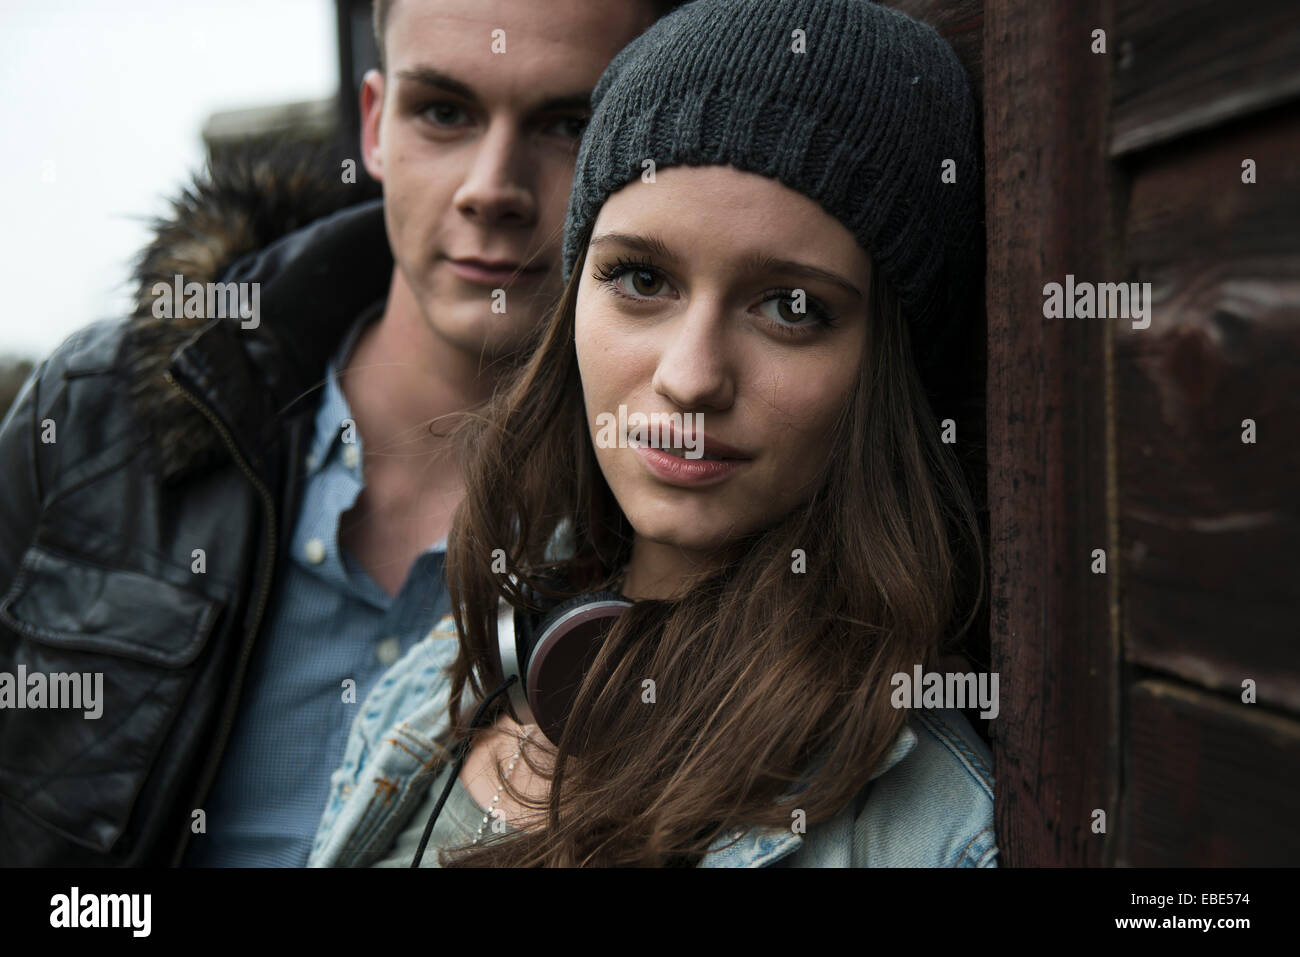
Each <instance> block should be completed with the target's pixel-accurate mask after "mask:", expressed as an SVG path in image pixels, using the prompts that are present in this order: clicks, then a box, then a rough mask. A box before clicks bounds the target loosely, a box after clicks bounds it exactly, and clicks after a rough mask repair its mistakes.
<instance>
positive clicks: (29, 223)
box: [0, 0, 338, 359]
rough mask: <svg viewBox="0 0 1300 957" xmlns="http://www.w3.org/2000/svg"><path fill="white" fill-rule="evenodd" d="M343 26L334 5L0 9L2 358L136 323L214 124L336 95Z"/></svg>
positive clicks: (18, 4) (12, 3) (119, 0)
mask: <svg viewBox="0 0 1300 957" xmlns="http://www.w3.org/2000/svg"><path fill="white" fill-rule="evenodd" d="M335 30H336V27H335V14H334V6H333V4H332V3H331V2H330V0H0V91H3V95H2V96H0V136H3V141H4V142H3V147H2V148H0V290H2V292H0V296H3V301H2V302H0V356H3V355H25V356H28V357H29V358H33V359H38V358H44V357H45V356H46V355H47V354H48V353H49V352H50V351H52V350H53V349H54V347H55V346H57V345H58V344H59V343H60V342H62V341H63V340H64V339H65V338H67V336H68V335H70V334H71V333H73V332H74V331H76V330H77V329H78V328H80V327H81V326H84V325H86V324H87V323H89V322H92V321H94V320H96V319H101V318H105V317H109V316H118V315H122V314H123V313H124V311H125V310H126V308H127V304H128V302H129V299H130V296H129V289H130V286H129V284H128V282H127V278H128V276H129V274H130V269H131V265H130V263H131V260H132V257H134V256H135V255H136V254H137V253H138V252H139V251H140V249H142V248H143V247H144V246H145V245H146V244H147V243H148V241H149V232H148V229H147V226H146V221H147V220H148V218H149V217H151V216H153V215H158V214H161V213H163V212H164V211H165V210H166V204H165V199H166V197H167V196H170V195H172V194H174V193H175V192H176V191H177V190H178V188H179V187H180V186H182V185H183V184H185V183H187V182H188V181H189V179H190V178H191V175H192V173H193V172H194V171H196V170H198V169H200V168H201V166H202V163H203V157H204V152H203V142H202V139H201V137H200V130H201V129H202V127H203V122H204V120H205V119H206V118H207V117H208V116H209V115H211V114H212V113H214V112H220V111H222V110H228V109H241V108H244V107H250V106H266V105H271V104H276V103H284V102H290V101H294V100H309V99H318V98H321V97H326V96H330V95H332V94H333V93H334V91H335V90H336V89H337V88H338V64H337V40H336V36H335ZM51 173H52V175H53V182H46V181H45V179H47V178H48V177H49V175H50V174H51Z"/></svg>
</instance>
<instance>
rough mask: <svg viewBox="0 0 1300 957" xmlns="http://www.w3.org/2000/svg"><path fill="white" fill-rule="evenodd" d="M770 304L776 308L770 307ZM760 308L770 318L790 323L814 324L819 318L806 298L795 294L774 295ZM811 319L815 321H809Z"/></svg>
mask: <svg viewBox="0 0 1300 957" xmlns="http://www.w3.org/2000/svg"><path fill="white" fill-rule="evenodd" d="M769 306H775V308H774V309H769V308H768V307H769ZM759 309H761V310H762V311H763V314H764V315H766V316H767V317H768V318H770V319H774V320H776V321H777V322H780V323H784V324H789V325H813V324H814V322H815V321H816V319H817V318H818V317H817V315H816V312H815V310H814V309H812V308H809V304H808V300H807V299H806V298H802V299H797V298H796V297H795V296H774V297H773V298H771V299H768V300H767V301H766V302H764V303H763V304H762V305H761V306H759ZM810 319H811V320H813V321H814V322H809V320H810Z"/></svg>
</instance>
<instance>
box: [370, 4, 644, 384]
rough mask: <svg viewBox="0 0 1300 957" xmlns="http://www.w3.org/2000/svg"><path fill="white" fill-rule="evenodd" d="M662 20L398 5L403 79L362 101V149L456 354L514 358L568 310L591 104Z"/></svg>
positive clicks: (419, 298)
mask: <svg viewBox="0 0 1300 957" xmlns="http://www.w3.org/2000/svg"><path fill="white" fill-rule="evenodd" d="M652 21H653V15H652V13H651V10H650V6H649V4H648V3H640V2H628V0H399V2H397V3H396V4H395V5H394V7H393V9H392V11H391V13H390V14H389V18H388V23H387V27H386V33H385V54H386V57H385V62H386V68H387V75H386V76H385V75H381V74H380V73H379V72H378V71H372V72H371V73H370V74H369V75H367V77H366V82H365V86H364V87H363V89H362V97H361V108H362V117H363V120H362V128H363V129H362V146H363V150H364V157H365V163H366V168H367V169H368V170H369V171H370V173H371V175H372V176H374V177H375V178H376V179H378V180H380V181H381V182H382V183H383V184H384V215H385V219H386V224H387V229H388V239H389V243H390V245H391V247H392V250H393V255H394V258H395V259H396V262H397V267H398V270H399V276H398V282H399V285H400V284H401V283H402V282H404V283H405V285H406V287H407V288H408V289H409V292H410V295H411V298H412V299H413V300H414V302H415V305H416V306H417V307H418V309H419V311H420V313H421V314H422V315H423V317H424V319H425V321H427V322H428V323H429V324H430V326H431V327H432V329H433V331H434V333H435V335H437V336H438V337H439V338H441V339H443V340H444V341H446V342H447V343H448V344H450V345H452V346H453V347H454V348H457V349H460V350H463V351H465V352H468V353H471V354H473V355H474V356H476V357H478V356H482V357H483V358H485V359H491V358H493V357H496V356H500V355H505V354H509V353H511V352H512V351H514V350H515V349H517V348H518V347H519V345H520V343H521V340H522V338H523V337H524V336H525V335H526V334H527V333H528V332H529V331H530V330H531V329H532V328H533V327H534V326H535V325H536V324H537V322H538V321H539V320H540V319H541V318H542V316H543V314H544V313H545V311H546V309H547V308H548V307H549V306H550V305H551V304H552V303H553V302H554V301H555V300H556V298H557V297H558V296H559V293H560V291H561V283H560V269H559V264H560V256H561V246H562V242H563V236H562V233H563V227H564V216H565V212H566V209H567V207H568V200H569V190H570V187H571V184H572V179H573V165H574V160H575V159H576V158H577V150H578V143H579V141H580V139H581V134H582V129H583V127H584V125H585V121H586V119H587V116H588V115H589V112H590V111H589V109H588V105H587V104H588V100H589V97H590V94H591V90H592V88H593V87H594V86H595V85H596V81H597V80H598V79H599V78H600V75H601V73H602V72H604V69H605V67H606V66H607V65H608V64H609V61H610V60H611V59H613V57H614V55H615V54H616V53H617V52H618V51H619V50H620V49H621V48H622V47H623V46H625V45H626V44H627V43H628V42H629V41H630V40H632V39H633V38H635V37H636V36H637V35H638V34H639V33H641V32H642V31H643V30H644V29H645V28H646V27H648V26H649V25H650V24H651V22H652ZM395 294H401V291H400V290H398V291H396V292H395Z"/></svg>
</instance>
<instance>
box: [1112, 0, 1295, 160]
mask: <svg viewBox="0 0 1300 957" xmlns="http://www.w3.org/2000/svg"><path fill="white" fill-rule="evenodd" d="M1109 44H1110V45H1109V47H1108V53H1107V57H1109V58H1111V59H1112V61H1113V62H1114V64H1115V74H1114V75H1115V83H1114V103H1113V118H1114V125H1113V128H1112V130H1111V137H1110V152H1111V154H1112V155H1119V154H1122V153H1128V152H1132V151H1133V150H1137V149H1141V148H1144V147H1148V146H1151V145H1152V144H1155V143H1159V142H1163V141H1165V140H1169V139H1172V138H1173V137H1176V136H1181V135H1183V134H1185V133H1188V132H1191V131H1193V130H1200V129H1205V128H1206V127H1210V126H1213V125H1215V124H1218V123H1221V122H1223V121H1224V120H1229V119H1235V118H1239V117H1241V116H1243V115H1245V114H1246V113H1248V112H1251V111H1254V110H1259V109H1263V108H1266V107H1269V106H1274V105H1276V104H1278V103H1282V102H1286V101H1288V100H1293V99H1295V98H1296V97H1297V96H1300V4H1297V3H1296V2H1295V0H1237V2H1234V3H1224V2H1222V0H1116V3H1115V28H1114V30H1113V31H1112V32H1111V33H1110V35H1109Z"/></svg>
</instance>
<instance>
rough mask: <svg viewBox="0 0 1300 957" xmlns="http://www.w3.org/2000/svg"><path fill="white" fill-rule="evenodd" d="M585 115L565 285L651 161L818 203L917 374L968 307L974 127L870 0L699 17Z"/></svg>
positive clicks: (931, 66) (912, 25)
mask: <svg viewBox="0 0 1300 957" xmlns="http://www.w3.org/2000/svg"><path fill="white" fill-rule="evenodd" d="M796 31H802V32H801V33H796ZM801 38H802V41H801ZM801 42H802V46H803V50H802V52H797V51H798V50H799V48H800V45H801ZM591 103H592V110H593V113H592V118H591V121H590V123H589V124H588V126H587V130H586V133H585V134H584V136H583V138H582V145H581V147H580V149H579V152H578V159H577V166H576V168H575V171H574V178H573V192H572V194H571V196H570V198H569V209H568V217H567V219H566V221H565V230H564V280H565V281H566V282H567V281H568V280H569V277H570V275H571V274H572V271H573V266H574V262H575V260H576V259H577V255H578V252H579V249H578V238H579V236H580V235H581V233H582V232H583V231H584V230H585V229H586V228H588V227H589V226H590V225H591V223H592V222H594V221H595V219H596V216H597V214H598V213H599V212H600V208H601V206H602V205H604V203H605V200H606V199H607V198H608V197H609V196H610V194H611V193H614V192H616V191H617V190H619V189H621V188H622V187H623V186H625V185H627V184H628V183H631V182H634V181H635V180H637V179H638V178H640V176H641V174H642V172H643V168H644V167H643V161H644V160H647V159H649V160H653V161H654V166H655V169H656V170H660V169H663V168H665V167H668V166H715V165H731V166H734V167H736V168H738V169H742V170H746V171H749V172H753V173H758V174H760V175H763V176H767V177H770V178H772V179H775V180H777V181H779V182H781V183H783V184H785V185H786V186H788V187H790V188H791V189H793V190H796V191H798V192H800V193H803V194H804V195H805V196H808V197H810V198H811V199H814V200H816V201H817V202H818V203H819V204H820V205H821V206H822V208H823V209H825V210H826V211H827V212H828V213H829V214H830V215H832V216H834V217H835V218H836V219H838V220H839V221H840V222H841V223H843V224H844V226H845V227H846V228H847V229H848V230H849V232H851V233H852V234H853V235H854V236H855V237H856V238H857V240H858V243H859V244H860V245H861V246H862V248H863V249H864V250H866V251H867V253H868V254H869V255H870V256H871V258H872V261H873V263H874V264H875V268H876V269H878V270H879V271H880V273H881V274H882V275H883V276H884V277H885V278H886V279H887V280H888V281H889V283H890V285H891V286H892V287H893V288H894V290H895V291H896V292H897V293H898V296H899V300H900V302H901V304H902V308H903V311H904V314H905V315H906V317H907V319H908V320H909V322H910V324H911V329H912V336H911V339H912V342H913V344H914V353H915V355H916V357H917V361H918V364H919V365H920V366H921V368H922V370H923V371H924V370H925V369H926V368H927V367H929V366H930V365H931V363H932V362H934V361H936V360H937V356H936V353H937V352H939V351H942V349H943V348H944V346H945V345H946V344H947V343H948V341H949V338H948V337H949V336H950V335H951V334H952V332H953V331H954V328H955V326H956V325H957V324H958V323H961V322H962V319H963V316H966V315H969V314H970V310H971V308H972V306H973V305H977V304H973V303H972V302H971V297H972V296H973V295H975V287H973V286H972V282H973V280H975V279H976V278H977V273H978V271H979V270H980V268H981V267H982V263H983V258H982V249H983V247H982V243H983V240H982V237H981V235H980V232H979V229H980V223H981V221H982V212H981V210H982V199H983V185H982V183H983V179H982V171H981V169H980V165H979V164H980V154H981V146H980V140H979V116H978V110H977V107H976V104H975V100H974V96H973V94H972V92H971V89H970V85H969V81H968V79H967V76H966V73H965V71H964V69H963V68H962V66H961V64H960V63H959V62H958V60H957V57H956V55H955V54H954V53H953V51H952V48H951V47H949V46H948V44H947V42H946V41H944V40H943V38H942V37H940V36H939V35H938V34H937V33H936V32H935V31H934V30H933V29H932V28H930V27H928V26H926V25H924V24H922V23H919V22H918V21H916V20H913V19H912V18H910V17H908V16H906V15H904V14H902V13H899V12H898V11H896V10H891V9H889V8H887V7H881V6H878V5H877V4H875V3H871V2H868V0H694V2H692V3H688V4H686V5H685V6H683V7H681V8H679V9H677V10H676V11H674V12H673V13H671V14H669V15H668V16H666V17H663V18H662V19H660V20H659V21H658V22H657V23H656V24H655V25H654V26H653V27H651V28H650V29H649V30H647V31H646V32H645V33H643V34H641V35H640V36H639V37H637V38H636V39H635V40H633V41H632V42H631V43H630V44H628V46H626V47H624V48H623V50H621V51H620V52H619V54H618V55H617V56H616V57H615V58H614V59H613V61H612V62H611V63H610V64H609V66H608V68H607V69H606V70H605V72H604V74H603V75H602V76H601V78H600V81H599V82H598V83H597V85H596V88H595V90H594V91H593V93H592V100H591ZM947 160H951V161H952V163H946V161H947ZM945 170H946V171H947V173H946V175H945ZM954 177H955V181H952V180H954ZM945 180H949V181H948V182H946V181H945Z"/></svg>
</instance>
